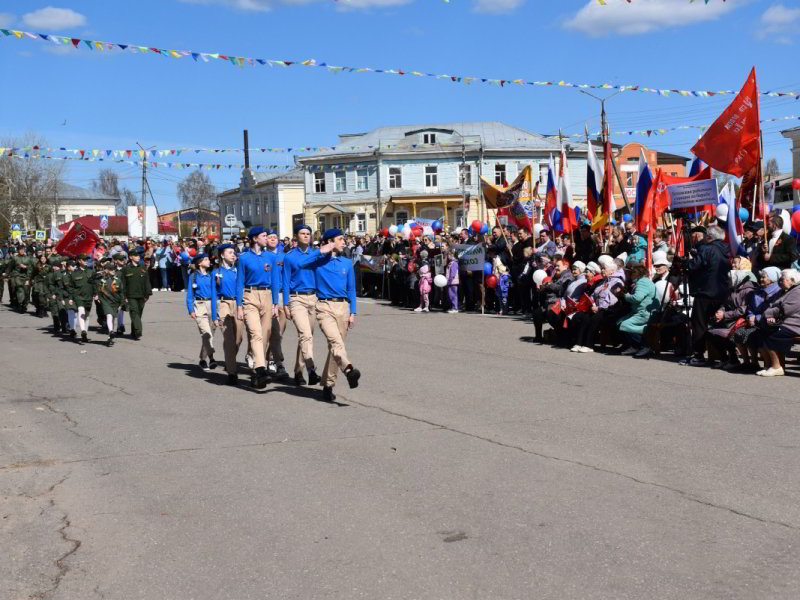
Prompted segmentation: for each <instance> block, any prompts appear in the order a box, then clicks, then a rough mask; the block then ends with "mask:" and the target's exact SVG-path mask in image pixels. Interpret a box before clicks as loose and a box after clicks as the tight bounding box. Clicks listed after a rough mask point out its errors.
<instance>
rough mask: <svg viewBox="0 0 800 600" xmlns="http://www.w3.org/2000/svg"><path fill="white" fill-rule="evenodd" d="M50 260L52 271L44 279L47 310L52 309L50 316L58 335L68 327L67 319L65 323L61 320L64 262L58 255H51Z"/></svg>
mask: <svg viewBox="0 0 800 600" xmlns="http://www.w3.org/2000/svg"><path fill="white" fill-rule="evenodd" d="M49 262H50V273H48V274H47V277H45V281H44V285H45V293H46V295H47V310H48V311H50V316H51V317H52V318H53V335H58V334H59V333H61V332H62V331H63V330H64V329H65V328H66V319H65V323H64V324H63V325H62V322H61V312H62V311H63V307H64V304H63V302H64V287H63V272H62V271H61V267H62V266H64V264H63V262H62V261H61V259H60V258H59V257H57V256H53V257H51V258H50V259H49ZM65 316H66V315H65Z"/></svg>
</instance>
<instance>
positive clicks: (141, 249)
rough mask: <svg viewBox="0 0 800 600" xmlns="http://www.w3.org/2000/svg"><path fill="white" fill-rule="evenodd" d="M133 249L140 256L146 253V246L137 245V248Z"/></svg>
mask: <svg viewBox="0 0 800 600" xmlns="http://www.w3.org/2000/svg"><path fill="white" fill-rule="evenodd" d="M133 251H134V252H136V254H138V255H139V256H142V255H143V254H144V246H136V248H135V249H134V250H133Z"/></svg>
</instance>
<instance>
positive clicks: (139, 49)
mask: <svg viewBox="0 0 800 600" xmlns="http://www.w3.org/2000/svg"><path fill="white" fill-rule="evenodd" d="M0 33H2V34H3V36H4V38H5V37H15V38H16V39H20V40H23V39H30V40H37V41H49V42H52V43H54V44H57V45H62V46H73V47H74V48H76V49H77V48H83V47H85V48H88V49H90V50H98V51H111V50H121V51H123V52H130V53H133V54H158V55H159V56H162V57H165V58H176V59H180V58H189V57H191V58H192V59H193V60H194V61H195V62H198V61H203V62H205V63H207V62H210V61H212V60H217V61H224V62H227V63H230V64H231V65H234V66H237V67H248V66H253V67H255V66H257V65H261V66H269V67H290V66H304V67H320V68H323V69H327V70H328V71H330V72H333V73H383V74H386V75H400V76H402V75H412V76H415V77H433V78H435V79H442V80H450V81H452V82H454V83H465V84H471V83H485V84H489V85H496V86H498V87H505V86H506V85H532V86H554V87H566V88H577V89H607V90H619V91H621V92H622V91H632V92H646V93H652V94H658V95H661V96H669V95H670V94H677V95H680V96H684V97H699V98H710V97H713V96H720V95H730V94H734V93H736V91H735V90H717V91H711V90H681V89H658V88H648V87H644V86H640V85H612V84H610V83H603V84H597V85H594V84H585V83H581V84H578V83H570V82H568V81H528V80H526V79H521V78H514V79H512V78H509V79H497V78H489V77H465V76H461V75H447V74H436V73H425V72H422V71H413V70H406V69H375V68H372V67H348V66H337V65H331V64H328V63H327V62H318V61H317V60H315V59H313V58H312V59H308V60H303V61H294V60H274V59H263V58H251V57H245V56H233V55H230V54H221V53H219V52H194V51H189V50H169V49H164V48H156V47H152V46H140V45H135V44H120V43H112V42H101V41H97V40H87V39H82V38H76V37H66V36H60V35H50V34H46V33H31V32H28V31H21V30H16V29H0ZM4 38H0V39H4ZM761 95H762V96H770V97H784V96H788V97H791V98H799V97H800V92H777V91H766V92H761Z"/></svg>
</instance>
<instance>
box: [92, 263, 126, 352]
mask: <svg viewBox="0 0 800 600" xmlns="http://www.w3.org/2000/svg"><path fill="white" fill-rule="evenodd" d="M100 269H101V270H100V271H99V276H98V277H97V279H96V283H95V298H96V299H97V301H98V302H99V303H100V306H101V307H102V309H103V314H104V315H105V318H106V323H105V325H106V330H107V331H108V340H107V341H106V345H107V346H109V347H111V346H113V345H114V335H115V333H116V329H117V322H116V321H117V315H118V314H119V313H120V309H121V307H122V305H123V304H124V303H125V289H124V283H123V277H122V275H120V273H119V272H117V267H116V265H115V264H114V261H113V260H111V259H110V258H104V259H103V260H101V261H100Z"/></svg>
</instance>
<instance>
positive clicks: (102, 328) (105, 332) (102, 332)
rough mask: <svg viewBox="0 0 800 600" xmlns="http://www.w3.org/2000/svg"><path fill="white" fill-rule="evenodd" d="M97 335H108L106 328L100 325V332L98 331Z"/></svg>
mask: <svg viewBox="0 0 800 600" xmlns="http://www.w3.org/2000/svg"><path fill="white" fill-rule="evenodd" d="M99 333H100V334H101V335H108V327H106V326H105V325H102V326H101V327H100V331H99Z"/></svg>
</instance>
